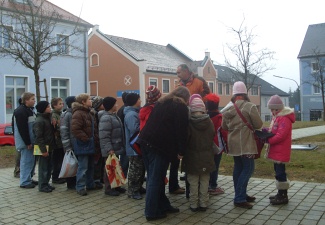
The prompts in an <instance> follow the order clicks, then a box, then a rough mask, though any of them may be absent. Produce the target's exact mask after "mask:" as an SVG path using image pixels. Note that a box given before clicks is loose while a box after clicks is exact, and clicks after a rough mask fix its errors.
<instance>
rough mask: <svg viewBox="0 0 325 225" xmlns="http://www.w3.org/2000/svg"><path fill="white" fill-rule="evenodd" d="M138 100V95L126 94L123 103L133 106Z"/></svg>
mask: <svg viewBox="0 0 325 225" xmlns="http://www.w3.org/2000/svg"><path fill="white" fill-rule="evenodd" d="M139 98H140V95H139V94H138V93H134V92H131V93H128V94H127V95H126V97H125V103H126V104H127V105H128V106H134V105H135V103H137V101H138V99H139Z"/></svg>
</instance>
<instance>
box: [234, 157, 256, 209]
mask: <svg viewBox="0 0 325 225" xmlns="http://www.w3.org/2000/svg"><path fill="white" fill-rule="evenodd" d="M234 163H235V165H234V171H233V181H234V188H235V198H234V203H242V202H246V197H247V185H248V181H249V178H250V177H251V176H252V174H253V172H254V168H255V162H254V158H247V157H242V156H234Z"/></svg>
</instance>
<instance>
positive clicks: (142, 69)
mask: <svg viewBox="0 0 325 225" xmlns="http://www.w3.org/2000/svg"><path fill="white" fill-rule="evenodd" d="M88 45H89V50H88V54H89V63H90V65H89V82H90V94H91V95H99V96H102V97H105V96H112V97H115V98H117V99H118V105H119V106H121V105H122V104H123V103H122V100H121V95H122V93H123V92H125V91H126V92H137V93H139V94H140V96H141V100H142V105H143V104H144V103H145V89H146V88H147V87H148V86H149V85H156V86H157V87H158V88H159V89H160V90H161V92H162V94H163V95H165V94H168V93H169V92H170V91H172V90H173V89H174V88H175V87H176V86H177V84H178V77H177V75H176V69H177V66H178V65H180V64H182V63H186V64H187V65H188V66H189V67H190V68H191V70H192V71H193V72H194V73H195V74H197V75H198V76H201V77H203V78H204V79H205V80H206V81H207V83H208V85H209V87H210V89H211V91H212V92H214V93H216V94H218V95H219V96H220V98H221V101H220V105H219V106H220V108H222V107H224V106H225V105H226V104H227V103H228V102H229V101H230V98H231V93H232V85H233V82H231V81H227V80H226V79H223V80H225V81H218V69H217V68H216V67H215V65H214V64H213V61H212V60H211V58H210V53H209V52H206V53H205V56H204V59H203V60H201V61H194V60H192V59H191V58H190V57H188V56H187V55H186V54H184V53H183V52H181V51H180V50H178V49H177V48H176V47H174V46H172V45H170V44H168V45H167V46H163V45H158V44H152V43H148V42H143V41H137V40H132V39H128V38H123V37H117V36H112V35H108V34H104V33H102V32H101V31H100V30H99V27H98V26H95V27H94V28H93V29H92V32H91V34H90V35H89V39H88ZM222 87H223V88H224V90H225V91H221V92H220V90H219V91H218V89H220V88H222ZM226 88H228V89H226ZM229 93H230V94H229ZM258 93H259V91H258ZM250 98H251V100H252V102H254V103H255V104H256V105H257V106H258V107H259V105H260V96H259V94H258V95H257V96H255V95H254V96H250Z"/></svg>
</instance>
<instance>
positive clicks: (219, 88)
mask: <svg viewBox="0 0 325 225" xmlns="http://www.w3.org/2000/svg"><path fill="white" fill-rule="evenodd" d="M218 95H222V83H218Z"/></svg>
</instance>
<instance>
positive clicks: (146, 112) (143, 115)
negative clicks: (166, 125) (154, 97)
mask: <svg viewBox="0 0 325 225" xmlns="http://www.w3.org/2000/svg"><path fill="white" fill-rule="evenodd" d="M154 106H155V104H146V105H144V106H143V107H142V108H141V109H140V112H139V118H140V130H142V129H143V127H144V125H146V122H147V120H148V118H149V116H150V113H151V111H152V109H153V107H154Z"/></svg>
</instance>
